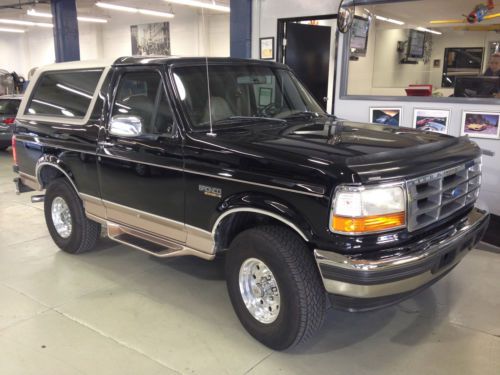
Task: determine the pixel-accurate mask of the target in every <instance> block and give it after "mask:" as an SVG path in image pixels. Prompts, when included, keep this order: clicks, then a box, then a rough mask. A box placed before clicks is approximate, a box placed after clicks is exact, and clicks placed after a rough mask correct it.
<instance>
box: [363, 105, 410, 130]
mask: <svg viewBox="0 0 500 375" xmlns="http://www.w3.org/2000/svg"><path fill="white" fill-rule="evenodd" d="M402 115H403V109H402V108H397V107H396V108H394V107H391V108H389V107H384V108H379V107H372V108H370V122H371V123H372V124H380V125H386V126H400V125H401V118H402Z"/></svg>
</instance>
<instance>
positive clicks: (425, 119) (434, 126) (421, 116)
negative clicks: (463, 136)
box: [413, 109, 451, 134]
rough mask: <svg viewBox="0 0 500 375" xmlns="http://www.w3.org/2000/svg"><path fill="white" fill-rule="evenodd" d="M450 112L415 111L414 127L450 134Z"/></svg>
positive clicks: (437, 110) (439, 110)
mask: <svg viewBox="0 0 500 375" xmlns="http://www.w3.org/2000/svg"><path fill="white" fill-rule="evenodd" d="M450 116H451V111H450V110H441V109H415V110H414V111H413V127H414V128H416V129H419V130H426V131H430V132H435V133H441V134H448V127H449V124H450Z"/></svg>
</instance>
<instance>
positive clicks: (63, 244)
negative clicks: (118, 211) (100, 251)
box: [44, 178, 101, 254]
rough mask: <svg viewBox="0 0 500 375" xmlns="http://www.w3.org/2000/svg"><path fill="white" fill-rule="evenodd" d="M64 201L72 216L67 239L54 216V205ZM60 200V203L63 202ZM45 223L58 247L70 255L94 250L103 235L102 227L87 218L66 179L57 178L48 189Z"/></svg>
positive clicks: (80, 202)
mask: <svg viewBox="0 0 500 375" xmlns="http://www.w3.org/2000/svg"><path fill="white" fill-rule="evenodd" d="M56 198H60V199H62V200H63V201H64V202H65V204H66V205H67V207H68V208H69V212H70V214H71V232H70V234H69V236H67V237H66V238H65V237H64V236H61V234H60V233H59V232H58V230H57V229H56V226H55V224H54V220H53V215H52V204H53V202H54V200H55V199H56ZM60 199H59V202H61V201H60ZM44 211H45V222H46V223H47V228H48V229H49V233H50V235H51V237H52V239H53V240H54V242H55V243H56V244H57V246H58V247H59V248H60V249H61V250H63V251H65V252H67V253H70V254H79V253H83V252H85V251H89V250H92V249H93V248H94V246H95V244H96V242H97V240H98V239H99V236H100V234H101V225H100V224H99V223H96V222H94V221H92V220H89V219H88V218H87V217H86V216H85V210H84V207H83V204H82V201H81V200H80V198H79V196H78V194H77V193H76V191H75V189H74V188H73V186H72V185H71V184H70V182H69V181H68V180H67V179H65V178H57V179H55V180H54V181H52V182H51V183H50V184H49V186H48V187H47V191H46V194H45V200H44Z"/></svg>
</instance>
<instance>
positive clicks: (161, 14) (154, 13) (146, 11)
mask: <svg viewBox="0 0 500 375" xmlns="http://www.w3.org/2000/svg"><path fill="white" fill-rule="evenodd" d="M139 13H140V14H147V15H148V16H158V17H167V18H173V17H174V15H173V14H172V13H167V12H159V11H157V10H149V9H139Z"/></svg>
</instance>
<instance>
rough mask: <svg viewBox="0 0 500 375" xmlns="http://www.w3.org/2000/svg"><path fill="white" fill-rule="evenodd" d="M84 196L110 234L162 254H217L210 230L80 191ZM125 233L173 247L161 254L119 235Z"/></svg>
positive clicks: (91, 214) (90, 215) (89, 214)
mask: <svg viewBox="0 0 500 375" xmlns="http://www.w3.org/2000/svg"><path fill="white" fill-rule="evenodd" d="M80 198H81V199H82V201H83V205H84V208H85V213H86V215H87V217H88V218H89V219H91V220H94V221H97V222H100V223H101V224H105V225H106V226H107V227H108V236H109V237H110V238H111V239H113V240H115V241H117V242H120V243H124V244H126V245H129V246H132V247H134V248H137V249H138V250H142V251H145V252H147V253H149V254H151V255H154V256H158V257H173V256H183V255H194V256H197V257H200V258H203V259H213V258H214V257H215V254H214V251H215V247H214V240H213V236H212V234H211V233H210V232H208V231H205V230H203V229H200V228H196V227H192V226H189V225H184V224H183V223H180V222H177V221H174V220H169V219H166V218H163V217H160V216H157V215H153V214H149V213H147V212H143V211H139V210H136V209H133V208H130V207H126V206H123V205H120V204H116V203H113V202H109V201H103V200H101V199H100V198H97V197H94V196H90V195H86V194H80ZM122 233H127V234H129V235H133V236H135V237H137V238H141V239H144V240H146V241H150V242H153V243H156V244H159V245H164V246H166V247H168V248H169V249H170V250H171V251H166V252H163V253H161V254H155V253H152V252H150V251H148V250H147V249H144V248H140V247H138V246H136V245H133V244H128V243H126V242H123V241H120V240H119V239H117V237H119V235H120V234H122Z"/></svg>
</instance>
